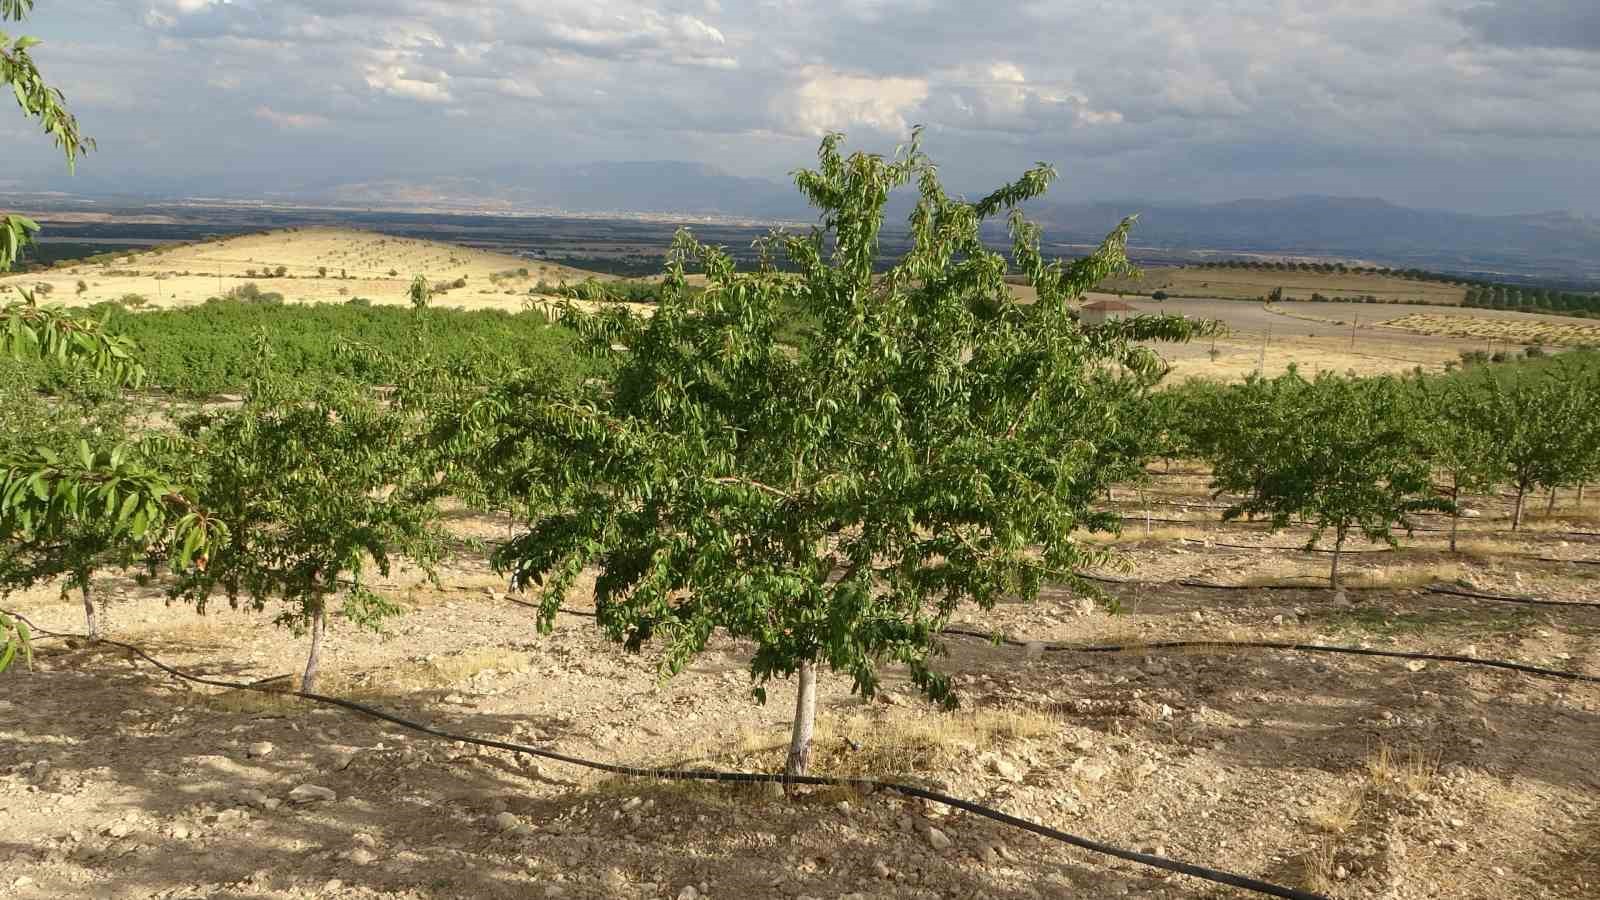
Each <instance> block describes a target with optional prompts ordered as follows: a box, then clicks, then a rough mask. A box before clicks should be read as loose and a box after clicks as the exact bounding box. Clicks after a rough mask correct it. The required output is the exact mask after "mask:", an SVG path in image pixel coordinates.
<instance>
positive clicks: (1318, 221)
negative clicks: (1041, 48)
mask: <svg viewBox="0 0 1600 900" xmlns="http://www.w3.org/2000/svg"><path fill="white" fill-rule="evenodd" d="M51 186H56V185H51ZM59 186H60V187H61V188H63V189H65V190H71V191H73V192H74V193H80V194H96V193H108V194H109V193H111V192H112V191H109V190H106V191H102V190H101V188H102V185H100V184H98V183H96V182H94V181H93V180H92V179H87V178H82V177H80V178H79V179H76V180H75V181H74V182H70V183H64V184H61V185H59ZM105 187H109V185H106V186H105ZM177 188H178V186H177V185H175V184H163V185H161V186H159V188H157V189H156V190H155V191H154V193H156V194H159V195H162V196H165V197H169V198H170V197H173V196H176V195H178V190H177ZM119 193H120V192H119ZM182 194H183V195H186V196H196V195H200V194H209V195H210V196H217V197H225V196H230V192H229V191H227V190H225V187H224V186H223V185H207V184H202V183H194V182H191V183H188V184H187V185H185V187H184V189H183V190H182ZM231 195H232V196H236V197H239V198H240V199H255V200H261V199H267V200H271V201H275V202H279V203H291V204H306V205H328V204H331V205H337V206H347V207H357V208H373V209H387V210H405V209H416V210H443V211H450V210H460V211H473V212H481V213H494V212H508V213H509V212H554V211H565V212H572V213H589V214H593V213H617V214H645V215H664V216H675V217H685V218H693V217H697V216H699V217H713V216H715V217H728V218H736V219H748V220H757V221H801V222H805V221H811V220H813V219H814V218H815V215H814V212H813V211H812V210H810V209H809V208H808V207H807V206H806V205H805V203H804V201H803V200H802V199H801V198H800V196H799V194H798V193H797V192H796V191H795V189H794V187H793V185H791V184H789V183H787V182H785V181H776V180H767V179H758V178H742V177H738V176H734V175H729V174H727V173H725V172H721V171H719V170H717V169H715V168H713V167H711V166H705V165H700V164H696V163H684V162H596V163H590V164H585V165H578V166H527V167H507V168H500V169H493V170H484V171H478V172H473V173H468V174H463V175H457V176H448V177H430V178H423V179H398V178H384V179H376V180H337V181H333V180H330V181H317V182H301V183H290V184H283V183H280V184H279V185H277V186H276V189H275V190H273V191H272V192H271V193H267V194H256V195H254V196H253V197H250V196H242V195H239V194H237V193H232V194H231ZM143 196H144V197H145V198H146V199H153V197H152V192H150V191H147V192H145V193H144V195H143ZM913 199H914V198H913V197H912V195H911V194H910V192H909V191H902V192H900V193H899V194H897V195H896V197H895V198H894V200H893V201H892V203H891V213H892V215H893V216H894V217H895V218H896V219H903V217H904V215H905V214H906V213H907V212H909V211H910V208H911V203H912V202H913ZM1130 213H1139V214H1140V221H1139V225H1138V227H1137V229H1136V230H1135V232H1134V242H1135V244H1137V245H1139V246H1141V247H1144V248H1149V249H1154V250H1168V251H1176V255H1175V256H1174V258H1192V257H1194V256H1196V255H1199V256H1201V257H1204V256H1208V255H1213V254H1215V255H1224V256H1227V255H1234V256H1236V255H1248V254H1262V255H1272V256H1307V257H1330V258H1339V259H1346V260H1359V261H1363V262H1368V263H1376V264H1381V265H1391V266H1396V267H1401V268H1411V267H1414V268H1422V269H1430V270H1434V271H1444V272H1453V273H1466V274H1476V275H1482V276H1490V277H1509V278H1539V279H1546V280H1557V281H1563V282H1566V283H1569V284H1571V285H1574V286H1585V285H1587V286H1596V287H1600V220H1596V219H1593V218H1588V217H1584V216H1579V215H1575V214H1572V213H1564V212H1551V213H1536V214H1528V215H1511V216H1483V215H1471V214H1466V213H1457V212H1446V211H1442V210H1423V209H1409V208H1406V207H1401V206H1396V205H1394V204H1392V203H1389V202H1387V201H1384V200H1381V199H1375V198H1345V197H1322V196H1302V197H1288V198H1282V199H1247V200H1236V201H1232V202H1228V203H1213V204H1206V205H1195V206H1180V205H1166V204H1159V203H1144V202H1133V201H1129V202H1119V203H1057V202H1052V201H1050V200H1049V199H1048V198H1045V199H1043V200H1041V201H1037V202H1035V203H1033V204H1031V206H1030V208H1029V214H1030V215H1031V216H1032V217H1033V218H1034V219H1036V220H1037V221H1039V222H1040V223H1041V224H1042V225H1044V226H1045V234H1046V236H1047V237H1048V238H1049V239H1050V240H1051V241H1055V242H1060V243H1062V244H1063V245H1066V244H1086V243H1092V242H1095V241H1097V240H1098V239H1099V238H1100V237H1102V236H1103V235H1104V234H1105V233H1106V232H1107V231H1109V230H1110V229H1111V228H1113V227H1114V226H1115V225H1116V224H1117V222H1119V221H1120V220H1121V219H1122V217H1123V216H1125V215H1127V214H1130ZM1156 255H1157V256H1158V257H1159V256H1160V254H1156Z"/></svg>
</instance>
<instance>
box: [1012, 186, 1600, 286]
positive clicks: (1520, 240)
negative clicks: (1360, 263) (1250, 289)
mask: <svg viewBox="0 0 1600 900" xmlns="http://www.w3.org/2000/svg"><path fill="white" fill-rule="evenodd" d="M1129 212H1138V213H1139V225H1138V227H1137V228H1136V229H1135V232H1134V234H1135V236H1136V241H1137V243H1139V244H1147V245H1153V246H1157V247H1163V248H1168V249H1175V250H1224V251H1233V252H1245V253H1262V254H1273V255H1285V256H1299V255H1304V256H1334V257H1349V258H1356V259H1363V260H1370V261H1374V262H1377V263H1381V264H1384V265H1391V266H1396V267H1401V268H1411V267H1415V268H1421V269H1429V270H1433V271H1444V272H1462V273H1478V274H1484V275H1510V276H1522V277H1530V276H1543V277H1556V278H1566V279H1571V280H1574V281H1581V282H1596V281H1600V220H1596V219H1592V218H1587V217H1584V216H1578V215H1574V214H1572V213H1565V212H1554V213H1537V214H1530V215H1515V216H1478V215H1469V214H1466V213H1457V212H1446V211H1443V210H1424V209H1408V208H1406V207H1403V206H1396V205H1394V204H1392V203H1388V202H1386V201H1384V200H1378V199H1366V198H1344V197H1314V196H1313V197H1289V198H1284V199H1278V200H1235V201H1233V202H1230V203H1217V204H1209V205H1205V206H1158V205H1150V206H1141V205H1139V204H1132V203H1129V204H1107V203H1097V204H1081V205H1079V204H1053V203H1048V202H1045V203H1041V204H1038V205H1037V206H1036V208H1034V209H1033V210H1032V214H1033V215H1034V216H1035V217H1036V218H1037V219H1039V220H1040V222H1041V223H1042V224H1044V225H1045V226H1046V233H1047V234H1050V235H1052V236H1061V235H1073V236H1078V237H1088V236H1092V235H1095V234H1103V233H1105V231H1106V230H1107V229H1109V228H1111V227H1113V226H1115V225H1116V223H1117V222H1118V221H1120V220H1121V217H1122V216H1123V215H1126V214H1127V213H1129Z"/></svg>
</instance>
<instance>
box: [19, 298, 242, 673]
mask: <svg viewBox="0 0 1600 900" xmlns="http://www.w3.org/2000/svg"><path fill="white" fill-rule="evenodd" d="M135 351H136V348H135V347H134V346H133V344H132V343H131V342H130V341H128V340H126V339H125V338H123V337H121V336H118V335H113V334H110V333H108V332H107V331H106V330H105V329H104V327H103V325H102V323H99V322H96V321H93V320H89V319H84V318H80V317H77V316H73V315H71V314H69V313H67V312H64V311H62V310H60V309H57V308H54V307H40V306H37V305H36V304H35V303H34V302H33V298H32V297H28V298H27V299H26V300H25V301H24V302H21V303H12V304H9V305H7V306H5V307H3V308H0V353H7V354H9V355H11V356H12V357H14V358H15V359H17V360H26V359H29V358H33V359H38V360H42V361H43V362H44V363H46V364H48V365H53V366H55V367H58V368H60V369H63V370H65V374H66V375H67V376H69V379H68V381H69V383H73V384H78V383H82V384H83V385H86V386H88V387H91V388H92V390H82V391H78V393H79V395H80V400H81V399H82V398H83V397H85V396H92V395H93V394H95V393H98V392H100V391H105V392H109V393H108V394H107V396H109V398H110V401H109V402H101V401H97V400H94V399H90V400H84V401H83V402H81V403H79V404H69V403H66V402H64V401H60V400H58V401H55V402H45V401H43V400H41V399H40V398H39V397H38V396H37V395H36V394H34V393H33V392H32V391H31V390H29V385H28V384H27V383H26V380H25V379H24V378H22V377H19V376H20V375H21V374H23V373H22V372H20V371H11V372H8V373H7V376H8V378H9V381H8V383H7V384H6V385H5V390H4V391H3V392H0V393H3V394H4V396H3V398H0V406H3V409H0V554H3V555H0V592H9V591H11V590H16V589H18V588H23V587H28V586H31V585H34V584H37V583H40V582H41V581H47V580H52V579H54V578H56V577H58V576H62V575H65V576H67V582H66V584H65V587H64V589H63V590H68V589H77V590H79V591H81V592H82V594H83V600H84V614H85V619H86V622H87V626H88V630H89V635H90V636H91V637H97V636H98V635H99V623H98V621H97V618H96V616H95V611H94V601H93V597H92V596H91V594H90V589H89V583H90V579H91V577H92V576H93V574H94V572H95V571H96V570H97V569H99V568H101V567H103V566H106V565H127V564H129V563H131V562H133V561H135V560H136V559H138V558H141V557H142V558H144V559H146V560H147V561H158V560H159V559H160V558H163V557H165V558H167V559H169V560H170V561H171V562H172V563H173V564H174V565H175V566H176V567H178V568H183V567H187V566H188V565H190V563H191V561H193V560H195V559H197V558H199V559H203V558H204V553H205V550H206V548H208V547H210V546H211V545H212V544H214V543H215V542H216V541H217V540H218V539H220V538H221V536H222V535H223V534H225V533H226V529H225V528H224V527H223V526H222V524H221V523H220V522H217V521H216V520H215V519H213V518H212V517H210V516H207V515H205V514H204V513H203V512H202V511H201V510H199V509H198V508H197V507H196V506H195V505H194V503H193V496H192V494H191V493H190V492H188V491H187V490H186V489H185V488H183V487H182V486H181V484H180V483H178V482H177V481H176V480H174V478H173V477H172V476H171V475H170V472H171V471H172V469H170V468H168V467H165V466H164V465H163V462H164V460H163V459H162V456H163V454H162V453H161V452H160V448H161V447H162V446H163V444H164V440H163V439H162V438H159V437H155V436H151V435H136V434H135V433H134V432H132V431H130V430H129V429H127V428H126V426H125V424H124V420H123V415H124V414H125V413H126V407H125V406H124V405H122V404H121V403H120V402H117V399H116V396H115V395H116V391H118V390H120V389H121V388H125V387H133V386H137V385H138V384H139V383H140V382H141V381H142V380H143V377H144V368H143V367H142V366H141V365H139V363H138V361H137V360H136V358H135ZM14 624H15V623H10V624H7V623H0V658H4V659H5V660H6V662H7V663H9V662H10V661H11V659H13V658H14V657H15V655H16V653H17V651H18V645H17V640H18V638H21V637H25V635H24V634H22V633H21V632H20V631H19V629H17V628H15V627H13V626H14ZM24 643H25V642H24ZM22 650H23V652H24V654H25V653H26V648H25V646H24V647H23V648H22ZM0 669H3V666H0Z"/></svg>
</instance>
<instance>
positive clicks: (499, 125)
mask: <svg viewBox="0 0 1600 900" xmlns="http://www.w3.org/2000/svg"><path fill="white" fill-rule="evenodd" d="M24 30H25V31H26V32H27V33H32V34H36V35H38V36H40V37H42V38H44V39H45V40H46V43H45V44H44V45H42V46H40V47H39V48H37V49H36V50H35V55H36V57H37V58H38V60H39V62H40V64H41V67H43V68H44V69H45V70H46V74H47V76H48V77H49V78H51V79H52V80H54V81H55V82H57V83H58V84H59V85H60V86H61V87H62V88H63V89H64V90H65V91H66V93H67V96H68V98H69V100H70V101H71V103H72V105H73V107H74V109H75V110H76V112H77V113H78V115H79V118H80V119H81V120H82V121H83V123H84V125H85V127H86V128H87V129H88V130H89V131H90V132H91V133H93V135H94V136H95V137H96V138H97V139H98V140H99V145H100V150H99V152H98V153H97V154H95V155H94V156H93V157H91V158H90V159H89V160H88V161H86V163H85V164H84V167H83V169H84V171H85V173H92V174H93V175H94V177H96V178H97V179H105V178H113V179H119V180H122V181H124V182H125V183H126V184H128V185H129V186H130V187H135V188H137V187H141V186H144V185H147V184H152V183H162V184H172V183H178V184H182V183H184V180H185V179H190V180H193V182H194V183H195V184H197V185H204V186H205V187H207V188H212V187H214V186H218V185H220V186H222V187H223V188H226V189H231V190H238V191H254V190H269V189H271V188H272V187H273V186H274V185H279V184H288V183H290V182H297V183H305V182H312V183H315V182H319V181H326V182H328V183H337V182H341V181H367V180H372V179H377V178H423V177H429V176H436V175H447V174H451V173H458V172H468V173H470V172H476V171H490V170H492V171H500V172H504V171H507V170H508V169H509V170H511V171H514V170H515V167H517V166H522V165H541V164H556V165H559V164H567V163H578V162H583V161H586V160H597V159H598V160H690V161H696V162H704V163H709V164H712V165H714V166H717V167H719V168H721V169H724V170H726V171H729V172H733V173H736V174H741V175H755V176H763V177H771V178H775V179H776V178H782V177H783V175H784V173H785V172H787V171H788V170H790V169H792V168H794V167H795V166H797V165H801V164H804V163H805V162H806V161H807V160H808V159H809V158H810V157H811V156H812V154H813V153H814V150H815V146H816V143H817V140H818V137H819V136H820V135H821V134H823V133H824V132H826V131H828V130H842V131H845V132H847V133H848V134H849V136H850V140H851V143H852V145H859V146H867V147H870V148H873V149H881V150H889V149H892V148H893V146H894V144H895V142H896V140H897V139H899V138H901V137H903V136H904V135H905V133H906V132H907V130H908V129H909V127H910V126H912V125H913V124H917V123H922V124H924V125H926V126H927V129H928V141H927V143H928V148H929V150H930V151H931V153H932V154H933V156H934V157H935V158H936V159H938V160H939V161H940V162H941V164H942V165H943V167H944V169H945V172H946V174H947V178H948V180H949V181H951V182H952V183H954V184H955V185H956V186H957V187H959V188H963V189H966V190H974V191H975V190H979V189H982V188H985V187H988V186H990V185H991V184H992V183H994V182H996V181H997V180H999V179H1002V178H1006V177H1008V176H1011V175H1013V174H1014V173H1015V172H1016V171H1018V170H1019V169H1020V168H1021V167H1023V166H1026V165H1027V164H1029V163H1031V162H1033V161H1035V160H1046V161H1050V162H1053V163H1055V164H1056V165H1057V166H1058V168H1059V169H1060V170H1061V172H1062V175H1063V181H1062V182H1061V184H1060V186H1059V187H1058V188H1057V191H1056V193H1055V194H1054V196H1055V197H1056V198H1057V199H1063V200H1065V199H1089V200H1121V199H1129V198H1132V199H1140V200H1160V201H1162V202H1168V203H1178V202H1203V201H1215V200H1226V199H1232V198H1237V197H1246V196H1283V195H1293V194H1307V193H1320V194H1337V195H1358V196H1382V197H1385V198H1387V199H1390V200H1393V201H1395V202H1399V203H1405V204H1408V205H1416V206H1429V207H1438V208H1448V209H1459V210H1466V211H1476V212H1519V211H1534V210H1545V209H1574V210H1577V211H1580V212H1584V213H1589V214H1600V153H1597V152H1596V146H1597V145H1596V143H1595V141H1596V138H1597V137H1600V3H1597V2H1596V0H1146V2H1142V3H1129V2H1125V0H1118V2H1106V0H983V2H978V0H743V2H741V0H660V2H644V0H37V9H36V13H35V16H34V17H33V18H32V20H31V21H29V22H28V23H27V24H26V28H25V29H24ZM0 140H3V141H4V145H5V146H6V148H7V150H8V153H16V154H18V155H19V157H20V161H19V163H18V165H19V166H20V169H19V170H20V171H21V172H22V173H24V174H25V175H29V176H32V175H34V174H35V173H44V172H53V171H55V169H56V168H59V164H58V162H57V161H56V160H55V159H54V158H53V157H52V155H51V149H50V147H49V145H48V144H47V143H46V142H45V141H44V140H42V139H40V138H38V137H36V136H34V135H33V134H32V131H31V130H29V129H25V128H24V126H23V124H22V121H21V119H20V117H18V116H16V115H14V114H8V115H6V116H4V117H0ZM12 184H13V189H15V188H16V187H19V186H21V185H20V183H17V182H13V183H12Z"/></svg>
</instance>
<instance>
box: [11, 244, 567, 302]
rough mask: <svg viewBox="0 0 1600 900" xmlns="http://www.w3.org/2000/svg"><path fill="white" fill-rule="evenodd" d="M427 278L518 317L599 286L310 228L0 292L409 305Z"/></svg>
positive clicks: (24, 278) (513, 260) (31, 279)
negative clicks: (241, 290) (544, 299)
mask: <svg viewBox="0 0 1600 900" xmlns="http://www.w3.org/2000/svg"><path fill="white" fill-rule="evenodd" d="M279 267H282V268H283V269H284V275H283V276H281V277H278V276H276V272H277V270H278V268H279ZM521 270H526V271H527V274H526V275H523V274H521ZM417 275H422V276H424V277H425V278H427V279H428V281H429V283H430V284H433V283H448V282H456V281H458V280H459V279H463V278H464V279H466V283H465V285H464V286H462V287H459V288H454V289H452V290H450V291H449V292H448V293H445V294H442V295H440V296H437V297H436V298H435V300H434V302H435V303H436V304H437V305H440V306H459V307H463V308H467V309H505V310H509V311H517V310H520V309H521V308H522V304H523V301H524V300H525V299H527V297H528V295H529V291H530V289H533V288H535V287H536V286H537V285H538V283H539V282H540V281H544V282H545V283H546V284H547V285H552V286H553V285H556V284H559V283H561V282H563V281H567V282H578V281H582V280H583V279H585V278H588V277H591V273H588V272H583V271H580V270H577V269H572V268H569V267H566V266H561V265H557V264H554V263H548V262H543V263H541V262H538V261H535V260H529V259H524V258H522V257H518V256H511V255H508V254H502V253H491V252H488V251H484V250H475V249H471V248H468V247H462V246H458V245H455V244H446V243H440V242H436V241H423V240H414V239H411V238H400V237H390V236H387V235H382V234H375V233H371V232H365V231H355V230H351V229H343V228H305V229H292V230H284V231H273V232H268V233H265V234H251V235H244V236H241V237H233V238H226V239H223V240H219V241H208V242H205V243H198V244H188V245H181V246H175V247H172V248H171V249H157V250H152V251H147V252H142V253H131V254H128V255H126V256H120V257H117V258H116V259H115V260H112V261H110V262H107V263H104V264H100V265H76V266H68V267H65V268H58V269H52V270H50V271H48V272H39V273H30V274H27V275H15V276H11V277H8V278H3V279H0V286H5V285H19V286H24V287H34V286H37V285H40V284H48V285H49V286H50V287H49V288H48V289H47V290H48V291H49V294H48V299H50V300H51V301H54V302H59V303H65V304H69V305H88V304H92V303H98V302H101V301H108V300H119V299H122V298H124V297H127V296H129V295H137V296H140V297H143V298H145V299H146V300H147V301H148V305H150V306H156V307H161V308H173V307H181V306H193V305H195V304H198V303H203V302H205V300H206V299H207V298H209V297H217V296H222V295H225V294H227V293H228V292H229V291H231V290H233V289H235V288H238V287H241V286H242V285H244V284H247V283H254V284H255V285H256V286H257V287H259V288H260V289H261V290H262V291H271V292H276V293H280V294H282V295H283V296H284V300H285V302H288V303H316V302H322V303H342V302H345V301H348V300H350V299H351V298H354V297H365V298H367V299H368V300H370V301H371V302H373V303H392V304H405V303H409V302H410V301H409V299H408V297H407V293H406V292H407V290H408V289H409V288H410V286H411V281H412V279H413V278H414V277H416V276H417ZM80 282H81V283H82V284H83V290H82V291H79V289H78V286H79V283H80Z"/></svg>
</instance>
